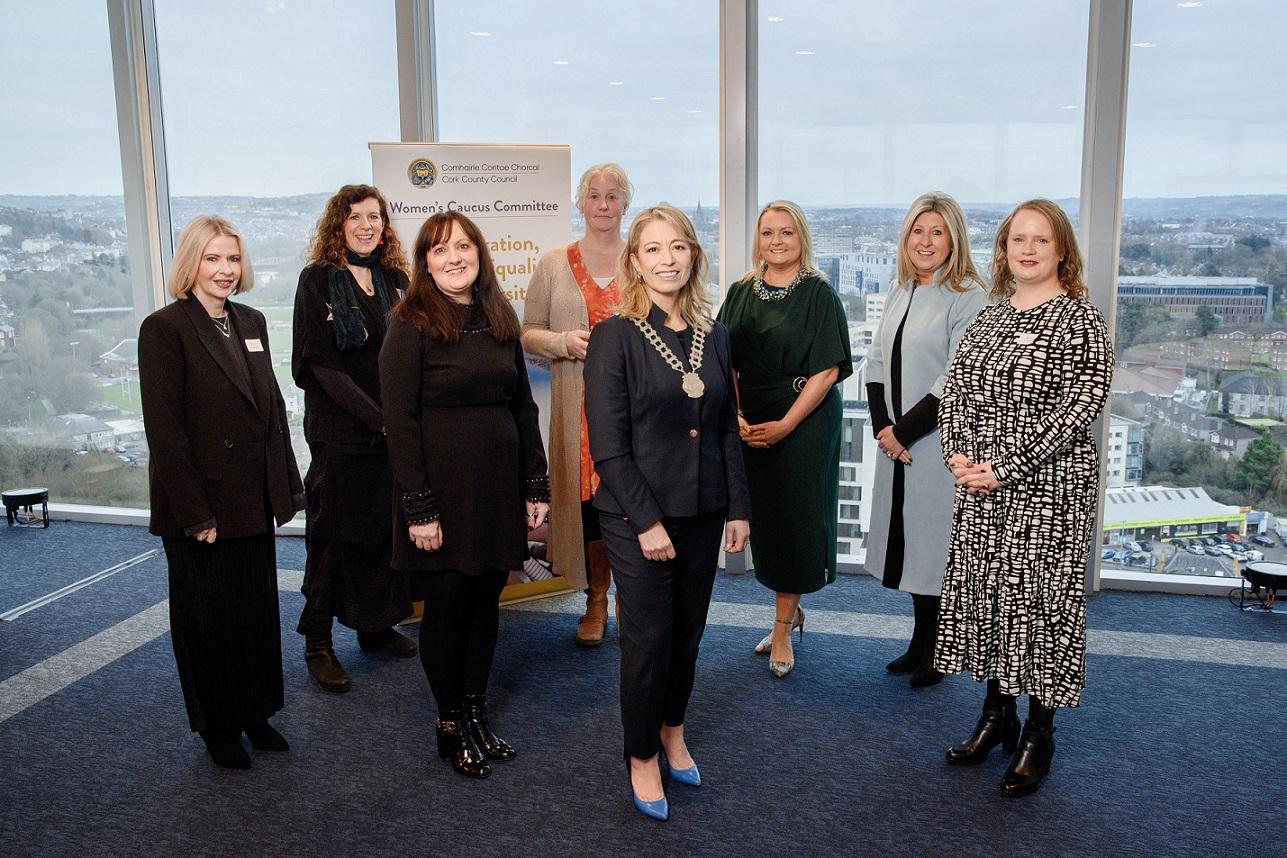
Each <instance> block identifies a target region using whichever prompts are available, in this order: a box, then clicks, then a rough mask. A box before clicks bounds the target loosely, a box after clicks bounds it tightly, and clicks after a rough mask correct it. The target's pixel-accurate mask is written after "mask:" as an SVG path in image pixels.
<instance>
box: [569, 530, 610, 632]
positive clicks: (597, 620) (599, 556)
mask: <svg viewBox="0 0 1287 858" xmlns="http://www.w3.org/2000/svg"><path fill="white" fill-rule="evenodd" d="M585 557H586V577H587V579H588V581H587V583H588V584H589V587H588V588H587V589H586V597H585V616H583V617H581V621H580V622H579V623H577V627H576V645H577V646H598V645H599V644H601V643H603V635H604V632H606V631H607V627H608V587H610V586H612V569H611V567H610V566H609V565H608V554H607V552H605V551H604V550H603V543H602V542H601V541H598V540H595V541H594V542H590V543H587V544H586V547H585Z"/></svg>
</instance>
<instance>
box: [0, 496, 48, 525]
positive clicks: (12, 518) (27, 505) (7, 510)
mask: <svg viewBox="0 0 1287 858" xmlns="http://www.w3.org/2000/svg"><path fill="white" fill-rule="evenodd" d="M0 497H3V499H4V517H5V521H6V522H8V526H9V527H15V526H16V527H49V489H46V488H29V489H10V490H9V491H7V492H3V493H0ZM36 504H40V515H36V513H35V512H34V511H33V510H32V507H33V506H35V505H36Z"/></svg>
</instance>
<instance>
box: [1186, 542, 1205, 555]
mask: <svg viewBox="0 0 1287 858" xmlns="http://www.w3.org/2000/svg"><path fill="white" fill-rule="evenodd" d="M1189 553H1190V554H1206V553H1207V550H1206V549H1205V548H1204V547H1202V546H1201V545H1198V544H1197V543H1196V542H1195V543H1191V544H1190V545H1189Z"/></svg>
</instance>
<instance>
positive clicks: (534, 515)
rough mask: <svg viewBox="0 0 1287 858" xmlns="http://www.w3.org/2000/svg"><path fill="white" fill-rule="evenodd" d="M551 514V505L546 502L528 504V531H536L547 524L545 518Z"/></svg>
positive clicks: (529, 502) (530, 502)
mask: <svg viewBox="0 0 1287 858" xmlns="http://www.w3.org/2000/svg"><path fill="white" fill-rule="evenodd" d="M549 514H550V505H549V504H547V503H546V502H545V501H528V502H527V529H528V530H536V529H537V528H538V527H540V526H541V525H542V524H545V517H546V516H547V515H549Z"/></svg>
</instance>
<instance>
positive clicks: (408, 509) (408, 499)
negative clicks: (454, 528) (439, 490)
mask: <svg viewBox="0 0 1287 858" xmlns="http://www.w3.org/2000/svg"><path fill="white" fill-rule="evenodd" d="M402 517H403V518H405V519H406V520H407V524H428V523H429V522H431V521H436V520H437V519H438V499H437V498H436V497H434V496H433V492H403V493H402Z"/></svg>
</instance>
